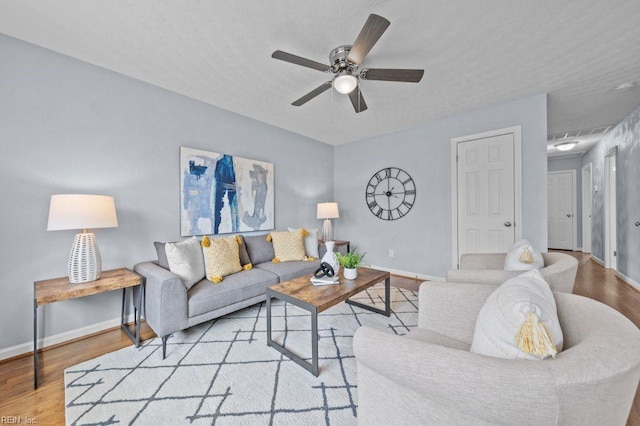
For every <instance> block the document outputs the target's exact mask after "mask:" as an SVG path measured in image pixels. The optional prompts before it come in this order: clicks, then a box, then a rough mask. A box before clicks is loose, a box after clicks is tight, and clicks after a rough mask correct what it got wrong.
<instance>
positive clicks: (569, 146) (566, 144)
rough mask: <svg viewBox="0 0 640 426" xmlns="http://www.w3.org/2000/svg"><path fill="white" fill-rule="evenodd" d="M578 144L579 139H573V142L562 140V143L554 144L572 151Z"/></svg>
mask: <svg viewBox="0 0 640 426" xmlns="http://www.w3.org/2000/svg"><path fill="white" fill-rule="evenodd" d="M576 145H578V142H577V141H571V142H561V143H557V144H555V145H554V146H555V147H556V148H558V149H559V150H560V151H570V150H572V149H573V148H574V147H575V146H576Z"/></svg>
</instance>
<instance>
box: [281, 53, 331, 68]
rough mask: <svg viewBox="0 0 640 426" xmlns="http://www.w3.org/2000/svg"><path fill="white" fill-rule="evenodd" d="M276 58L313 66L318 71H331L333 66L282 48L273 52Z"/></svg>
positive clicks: (308, 66)
mask: <svg viewBox="0 0 640 426" xmlns="http://www.w3.org/2000/svg"><path fill="white" fill-rule="evenodd" d="M271 57H272V58H274V59H280V60H281V61H285V62H291V63H292V64H296V65H302V66H303V67H307V68H313V69H314V70H318V71H325V72H326V71H329V70H330V69H331V67H329V65H325V64H321V63H320V62H316V61H312V60H311V59H306V58H303V57H300V56H296V55H293V54H291V53H287V52H283V51H282V50H276V51H275V52H273V53H272V54H271Z"/></svg>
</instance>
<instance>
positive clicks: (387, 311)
mask: <svg viewBox="0 0 640 426" xmlns="http://www.w3.org/2000/svg"><path fill="white" fill-rule="evenodd" d="M345 302H346V303H348V304H350V305H353V306H357V307H358V308H362V309H365V310H367V311H371V312H375V313H376V314H381V315H384V316H385V317H388V316H391V278H390V277H389V278H387V279H385V280H384V309H379V308H374V307H373V306H369V305H365V304H363V303H360V302H356V301H354V300H351V299H347V300H345Z"/></svg>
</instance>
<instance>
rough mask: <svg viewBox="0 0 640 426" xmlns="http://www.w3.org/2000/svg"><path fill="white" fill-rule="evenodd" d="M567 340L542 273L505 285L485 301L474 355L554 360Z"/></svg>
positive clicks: (526, 275) (524, 275)
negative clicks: (551, 358) (550, 358)
mask: <svg viewBox="0 0 640 426" xmlns="http://www.w3.org/2000/svg"><path fill="white" fill-rule="evenodd" d="M563 342H564V338H563V335H562V329H561V328H560V321H559V320H558V311H557V308H556V301H555V298H554V297H553V292H552V291H551V288H550V287H549V284H547V282H546V281H545V280H544V279H543V278H542V275H540V272H538V271H529V272H525V273H523V274H521V275H519V276H517V277H515V278H512V279H510V280H508V281H506V282H504V283H503V284H502V285H500V287H498V288H497V289H496V290H495V291H494V292H493V293H491V295H490V296H489V298H488V299H487V300H486V302H485V303H484V305H483V306H482V309H480V313H479V314H478V319H477V320H476V328H475V330H474V333H473V341H472V343H471V352H473V353H477V354H481V355H486V356H492V357H496V358H508V359H530V360H540V359H545V358H548V357H553V358H555V356H556V354H557V353H558V352H560V351H561V350H562V344H563Z"/></svg>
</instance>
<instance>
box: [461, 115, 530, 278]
mask: <svg viewBox="0 0 640 426" xmlns="http://www.w3.org/2000/svg"><path fill="white" fill-rule="evenodd" d="M507 134H512V135H513V174H514V185H513V189H514V199H513V202H514V215H515V220H514V227H515V228H514V229H515V240H516V241H519V240H521V239H522V126H520V125H518V126H513V127H507V128H504V129H498V130H492V131H489V132H484V133H478V134H475V135H468V136H462V137H458V138H453V139H451V225H452V226H451V229H452V233H451V242H452V245H451V265H452V267H453V268H456V269H457V267H458V226H457V223H458V162H457V156H458V144H459V143H462V142H469V141H472V140H476V139H486V138H491V137H495V136H501V135H507Z"/></svg>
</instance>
